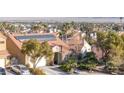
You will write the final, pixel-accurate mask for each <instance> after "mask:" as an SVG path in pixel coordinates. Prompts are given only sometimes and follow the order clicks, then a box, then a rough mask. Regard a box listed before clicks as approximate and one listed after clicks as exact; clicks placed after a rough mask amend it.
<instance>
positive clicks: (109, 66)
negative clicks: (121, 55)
mask: <svg viewBox="0 0 124 93" xmlns="http://www.w3.org/2000/svg"><path fill="white" fill-rule="evenodd" d="M105 70H106V71H107V72H109V73H112V72H116V71H117V70H118V67H117V66H116V65H114V64H113V63H111V62H109V63H107V64H106V66H105Z"/></svg>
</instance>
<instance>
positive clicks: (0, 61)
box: [0, 59, 5, 68]
mask: <svg viewBox="0 0 124 93" xmlns="http://www.w3.org/2000/svg"><path fill="white" fill-rule="evenodd" d="M0 67H3V68H4V67H5V59H0Z"/></svg>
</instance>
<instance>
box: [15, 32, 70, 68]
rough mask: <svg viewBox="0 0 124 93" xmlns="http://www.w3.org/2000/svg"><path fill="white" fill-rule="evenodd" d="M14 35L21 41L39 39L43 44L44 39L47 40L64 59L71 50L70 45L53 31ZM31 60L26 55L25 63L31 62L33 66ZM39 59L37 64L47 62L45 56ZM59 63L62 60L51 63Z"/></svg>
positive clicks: (43, 64)
mask: <svg viewBox="0 0 124 93" xmlns="http://www.w3.org/2000/svg"><path fill="white" fill-rule="evenodd" d="M14 37H15V39H16V40H18V42H20V43H23V42H25V41H27V40H30V39H37V40H39V41H40V42H41V44H42V42H43V41H47V42H48V44H49V45H50V46H51V47H52V50H53V52H54V53H56V52H59V53H61V54H62V60H64V58H65V57H66V55H67V54H68V53H69V52H70V47H69V46H68V45H67V44H66V43H64V42H63V41H62V40H60V39H59V38H58V37H57V36H56V35H55V34H53V33H42V34H27V35H22V34H21V35H14ZM30 60H31V58H30V57H26V60H25V63H26V64H29V65H30V66H31V67H32V63H31V62H30ZM37 61H39V62H38V65H37V66H45V65H46V64H47V61H46V59H45V57H42V58H40V59H38V60H37ZM59 63H60V62H55V60H53V61H52V62H51V64H59Z"/></svg>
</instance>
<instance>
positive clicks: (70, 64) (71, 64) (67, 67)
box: [60, 59, 77, 73]
mask: <svg viewBox="0 0 124 93" xmlns="http://www.w3.org/2000/svg"><path fill="white" fill-rule="evenodd" d="M76 68H77V62H75V60H73V59H69V60H68V61H67V62H66V63H64V64H62V65H61V66H60V69H62V70H63V71H66V72H71V73H73V72H74V70H75V69H76Z"/></svg>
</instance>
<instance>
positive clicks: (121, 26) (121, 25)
mask: <svg viewBox="0 0 124 93" xmlns="http://www.w3.org/2000/svg"><path fill="white" fill-rule="evenodd" d="M122 20H123V17H120V30H121V31H123V22H122Z"/></svg>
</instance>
